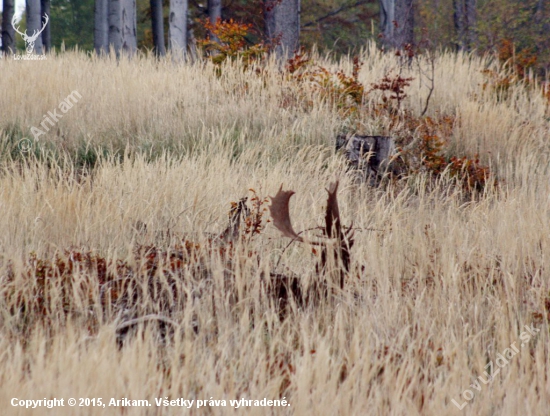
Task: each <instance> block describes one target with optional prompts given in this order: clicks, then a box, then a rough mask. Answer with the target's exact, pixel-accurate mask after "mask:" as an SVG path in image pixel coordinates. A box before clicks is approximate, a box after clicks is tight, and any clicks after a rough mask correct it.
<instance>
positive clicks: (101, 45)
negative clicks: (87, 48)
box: [94, 0, 109, 55]
mask: <svg viewBox="0 0 550 416" xmlns="http://www.w3.org/2000/svg"><path fill="white" fill-rule="evenodd" d="M108 14H109V0H95V8H94V49H95V51H96V53H97V54H98V55H104V54H107V53H109V23H108V17H107V16H108Z"/></svg>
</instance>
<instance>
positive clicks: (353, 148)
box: [336, 134, 398, 185]
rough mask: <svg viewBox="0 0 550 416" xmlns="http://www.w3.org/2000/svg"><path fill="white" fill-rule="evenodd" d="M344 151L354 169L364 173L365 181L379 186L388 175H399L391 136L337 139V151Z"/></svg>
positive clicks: (345, 136) (339, 136)
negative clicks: (394, 161) (394, 160)
mask: <svg viewBox="0 0 550 416" xmlns="http://www.w3.org/2000/svg"><path fill="white" fill-rule="evenodd" d="M340 149H343V151H344V155H345V156H346V159H347V160H348V164H349V166H350V167H351V168H352V169H356V170H358V171H361V173H363V178H362V179H363V180H364V181H366V182H368V183H369V184H370V185H378V184H379V183H380V180H381V179H382V178H383V177H384V175H385V174H386V173H390V174H397V173H398V172H397V168H396V166H395V164H392V158H393V157H394V156H395V154H396V151H395V142H394V140H393V138H392V137H389V136H361V135H357V134H353V135H344V134H340V135H338V136H337V137H336V150H337V151H338V150H340Z"/></svg>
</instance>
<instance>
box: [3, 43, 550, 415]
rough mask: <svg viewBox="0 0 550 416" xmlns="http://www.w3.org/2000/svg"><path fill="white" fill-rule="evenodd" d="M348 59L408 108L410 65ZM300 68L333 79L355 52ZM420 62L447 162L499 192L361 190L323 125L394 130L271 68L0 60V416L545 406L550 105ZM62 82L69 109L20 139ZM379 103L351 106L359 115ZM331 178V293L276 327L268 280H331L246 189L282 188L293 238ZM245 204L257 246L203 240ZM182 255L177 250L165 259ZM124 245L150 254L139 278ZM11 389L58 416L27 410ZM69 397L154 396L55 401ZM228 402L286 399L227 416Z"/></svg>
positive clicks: (445, 184)
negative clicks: (338, 231)
mask: <svg viewBox="0 0 550 416" xmlns="http://www.w3.org/2000/svg"><path fill="white" fill-rule="evenodd" d="M419 59H420V60H421V61H422V59H424V58H419ZM361 60H362V61H363V62H364V64H363V66H362V67H361V70H360V72H359V75H358V76H359V79H360V80H361V82H362V83H363V84H364V85H366V86H369V85H371V84H373V83H375V82H377V81H378V80H380V79H381V78H382V77H383V76H384V75H385V74H387V73H388V71H390V70H394V71H397V70H401V71H402V73H403V75H404V76H410V77H413V78H414V79H413V80H412V82H411V85H410V87H408V89H407V94H408V96H407V97H406V98H405V99H404V101H403V109H406V110H407V111H409V112H410V114H412V115H414V116H416V117H418V116H419V115H420V113H421V112H422V110H423V108H424V105H425V102H426V97H427V94H428V93H429V88H428V87H427V84H428V83H427V81H426V76H425V74H423V73H422V72H420V71H419V70H418V68H417V67H416V66H415V65H412V66H410V67H409V66H404V65H402V63H400V62H399V58H398V57H395V56H393V55H390V54H387V55H384V54H381V53H380V52H379V51H377V50H376V48H375V47H373V46H372V47H368V48H366V49H365V50H364V51H363V52H362V55H361ZM317 61H318V62H319V63H320V64H321V65H323V66H324V67H325V68H327V69H328V70H330V71H337V70H343V71H344V72H345V73H348V74H349V73H351V72H352V66H353V62H352V60H351V59H346V58H345V59H342V60H340V61H336V60H334V59H331V58H330V57H318V58H317ZM434 64H435V69H434V81H435V84H434V85H435V86H434V90H433V94H432V96H431V97H430V101H429V106H428V110H427V114H426V115H427V116H430V117H434V118H435V117H437V116H438V115H441V114H447V115H452V116H453V117H454V120H455V121H454V123H453V124H452V129H451V131H450V132H449V134H447V136H446V138H445V140H446V146H447V147H446V149H448V151H449V152H454V154H457V155H465V156H468V157H474V155H475V154H479V158H480V160H481V161H482V162H483V163H484V164H486V165H487V166H489V167H490V171H491V175H493V176H494V177H495V178H497V180H498V185H497V186H491V187H487V188H485V189H484V190H483V191H482V192H478V193H477V194H476V195H475V196H472V195H470V194H468V193H466V192H465V191H464V189H463V188H461V187H459V186H456V185H455V184H454V183H453V180H452V178H451V177H448V176H446V175H445V174H442V175H440V176H438V177H437V178H436V179H435V180H434V179H433V178H430V177H429V174H428V173H426V172H422V171H419V172H416V173H415V174H414V175H408V176H407V177H404V178H402V179H400V180H398V181H394V182H391V183H389V184H387V185H385V186H381V187H378V188H376V187H372V186H368V185H367V184H364V183H361V182H359V181H357V179H356V177H355V176H354V174H353V173H351V172H349V171H348V170H347V169H346V161H345V159H344V158H343V156H342V155H341V154H339V153H337V152H336V151H335V137H336V135H337V134H338V133H339V132H341V131H342V129H353V130H354V131H360V132H362V133H364V134H373V135H391V134H393V129H397V128H398V127H396V126H395V124H394V123H393V122H392V120H391V119H390V118H389V117H387V116H385V115H384V114H380V113H376V112H373V111H368V110H364V111H361V112H359V113H357V114H356V115H355V116H354V118H353V120H352V121H350V118H349V117H344V116H342V113H341V112H340V111H338V108H335V106H334V105H331V103H330V102H329V101H327V100H323V99H322V97H321V96H320V95H319V93H318V90H317V89H316V88H314V86H312V85H310V83H308V82H307V81H304V82H300V83H298V82H295V81H294V80H293V79H292V78H289V77H287V76H285V75H284V74H282V73H281V72H280V71H279V69H278V67H277V65H276V64H275V63H274V62H271V63H268V64H267V65H266V66H265V67H263V68H262V69H261V70H259V69H257V68H255V67H249V68H243V66H242V64H239V63H227V64H224V66H223V67H222V68H221V70H216V69H215V68H214V67H213V66H212V64H210V63H208V62H204V61H198V62H195V63H192V64H187V65H179V64H174V63H172V62H171V61H170V60H169V59H167V60H163V61H160V62H159V61H156V60H155V59H154V58H151V57H147V56H137V57H135V58H134V59H132V60H126V59H121V60H120V61H117V60H116V59H114V58H105V59H99V58H96V57H92V56H90V55H86V54H84V53H78V52H77V53H73V52H71V53H65V54H60V55H58V56H48V59H46V60H43V61H16V60H11V59H2V60H0V73H1V77H0V109H1V111H0V213H1V215H0V357H1V360H0V385H1V386H2V388H1V389H0V404H1V408H2V411H1V413H2V414H5V415H20V414H21V415H31V414H32V415H33V416H38V415H54V414H55V415H111V414H112V415H115V414H117V415H118V414H121V415H160V414H162V415H181V414H191V415H202V414H205V415H225V414H243V415H245V414H246V415H264V414H274V415H279V414H281V415H287V414H288V415H309V414H311V415H371V414H372V415H443V414H445V415H451V414H462V415H518V414H525V415H545V414H547V412H548V405H549V404H550V380H549V373H550V355H549V342H548V336H549V327H548V320H549V318H550V281H549V276H550V270H549V267H550V234H549V230H550V200H549V195H550V171H549V166H550V114H549V107H548V100H547V98H546V97H545V94H544V93H545V91H542V90H541V87H539V86H537V85H535V84H534V83H532V84H529V85H528V84H527V83H520V82H517V83H513V84H512V85H510V86H509V87H508V88H507V90H506V91H505V93H499V92H495V90H494V88H492V87H491V85H488V84H487V82H488V81H487V80H488V78H487V77H488V75H487V74H488V73H491V74H493V76H496V77H498V76H500V75H499V74H505V71H506V68H502V67H500V66H499V65H498V64H497V63H494V62H493V61H492V60H491V59H490V58H489V57H487V58H480V57H477V56H473V55H463V54H459V55H457V54H453V53H447V52H439V53H437V54H436V56H435V61H434ZM399 68H400V69H399ZM487 70H489V71H490V72H488V71H487ZM495 74H496V75H495ZM503 76H504V75H503ZM73 91H77V92H78V93H79V94H80V95H81V98H80V99H79V100H78V102H77V103H75V104H74V106H73V107H72V108H71V109H69V110H68V111H67V112H66V113H65V114H63V116H62V117H61V118H60V119H59V121H58V122H57V123H55V125H54V126H52V127H51V128H50V129H49V131H48V132H46V133H45V134H43V135H40V136H37V137H34V135H33V134H32V133H31V129H32V127H38V128H40V124H41V123H42V122H43V120H44V115H45V114H47V113H48V111H53V110H54V109H55V108H58V106H59V104H60V102H61V101H62V100H64V99H65V98H66V97H67V96H68V95H69V94H71V92H73ZM379 99H380V97H379V96H378V95H377V94H376V92H373V93H369V94H367V95H366V100H367V102H366V104H365V105H366V106H365V108H367V107H368V104H369V102H370V101H372V103H375V102H378V101H379ZM369 100H370V101H369ZM304 103H305V104H304ZM412 134H413V136H414V134H416V133H415V132H412ZM22 141H23V142H22ZM21 143H25V146H27V147H25V148H23V149H22V147H21ZM335 180H339V184H340V187H339V192H338V201H339V208H340V215H341V218H342V222H343V223H344V224H346V225H349V224H351V223H353V225H354V227H356V228H357V230H356V232H355V244H354V246H353V248H352V250H351V267H350V271H349V272H348V273H347V274H346V282H345V285H344V288H343V289H342V288H340V287H337V286H336V285H332V286H330V282H329V286H330V287H331V290H330V291H329V295H328V296H327V297H326V298H321V299H319V300H317V301H316V302H314V303H313V304H309V305H306V306H302V307H301V306H300V305H298V303H297V302H295V301H293V300H292V299H290V301H289V305H288V311H287V313H286V315H285V316H281V314H280V313H279V310H278V306H277V299H276V298H273V297H270V296H269V289H268V288H267V287H266V284H265V281H266V276H269V275H270V274H273V275H277V274H278V275H287V276H291V275H292V276H296V277H297V278H298V280H299V281H300V284H301V285H303V287H309V286H311V285H312V284H314V282H315V281H316V280H318V279H321V278H325V277H326V276H329V280H330V275H331V273H330V271H329V273H327V274H326V276H325V277H323V276H321V273H319V271H318V270H316V264H317V262H318V256H319V255H318V254H316V253H317V252H318V251H319V250H316V249H315V247H314V246H311V245H309V244H304V243H302V244H300V243H298V242H294V243H292V244H290V245H289V242H290V240H289V239H288V238H285V237H284V236H283V235H282V234H281V233H280V232H279V231H278V230H277V229H275V227H274V226H273V225H272V223H270V222H267V220H268V219H269V211H262V210H263V209H264V208H267V207H268V205H269V203H265V202H264V199H265V198H267V197H268V196H274V195H275V194H276V193H277V190H278V189H279V187H280V186H281V184H283V189H285V190H286V189H290V190H293V191H295V192H296V194H295V195H294V196H293V197H292V198H291V200H290V215H291V219H292V225H293V227H294V229H295V230H297V231H302V230H307V229H311V228H314V227H317V226H319V225H321V224H322V223H323V220H324V209H325V206H326V204H327V193H326V191H325V189H326V188H328V186H329V184H330V183H331V182H333V181H335ZM250 189H253V190H254V191H255V193H253V192H252V191H250ZM254 195H256V196H257V197H258V199H257V200H256V201H255V202H254V201H249V202H248V204H249V206H250V207H251V209H253V208H254V203H256V204H257V205H260V211H259V213H260V217H261V218H259V219H258V221H260V220H261V224H262V225H261V227H260V229H259V231H261V232H259V233H257V234H253V233H251V234H248V235H245V236H244V237H243V238H241V239H238V240H236V241H235V242H234V243H232V244H233V245H232V246H231V250H230V249H228V248H223V247H221V248H220V247H213V245H212V244H213V243H212V236H215V235H218V234H220V233H221V232H222V231H223V230H224V229H225V228H226V227H227V224H228V212H229V211H230V209H231V207H232V205H231V202H235V201H238V200H239V199H240V198H243V197H246V196H248V197H253V196H254ZM234 206H235V204H234ZM318 234H319V231H316V230H313V231H307V232H305V233H304V235H308V236H310V237H311V238H316V237H315V236H317V235H318ZM182 242H185V243H183V244H184V246H185V244H187V246H185V247H187V248H184V249H183V253H184V254H185V253H187V254H189V250H188V245H189V244H191V245H192V246H193V249H192V254H190V255H188V256H187V257H186V256H185V255H183V254H182V255H180V257H178V259H177V260H178V262H177V264H176V266H175V269H174V265H173V264H172V260H173V257H170V253H174V252H177V251H178V250H180V254H181V250H182V249H181V248H178V247H180V246H181V245H182ZM136 247H142V248H143V247H145V248H149V249H150V248H151V247H155V249H158V251H155V253H157V257H156V259H155V261H156V262H157V263H155V267H150V263H147V262H148V261H152V260H151V259H150V256H149V254H150V251H149V252H146V253H145V254H143V252H142V254H143V255H142V256H137V255H136V250H137V249H136ZM186 250H187V251H186ZM77 256H80V257H82V258H83V259H84V260H82V261H80V260H78V259H76V257H77ZM80 257H79V258H80ZM68 265H70V267H69V266H68ZM334 267H336V268H337V266H334ZM121 270H122V271H121ZM125 280H132V282H134V283H133V286H124V284H125ZM129 287H131V289H128V288H129ZM228 287H229V289H228ZM128 323H131V324H132V325H129V324H128ZM526 325H527V326H528V327H530V328H536V331H535V330H533V329H531V331H532V332H531V333H529V332H528V331H527V330H526V328H525V326H526ZM125 326H126V328H127V329H128V328H130V326H131V328H130V329H131V331H128V332H127V333H126V336H124V337H122V336H121V328H123V327H125ZM167 328H168V329H167ZM526 334H527V335H526ZM522 344H523V345H522ZM499 354H501V355H500V356H501V357H503V358H499ZM491 363H493V364H492V365H491ZM491 371H492V372H491ZM484 372H487V374H488V376H487V374H485V375H484ZM479 376H481V377H482V378H483V379H484V380H485V381H486V384H485V383H484V382H483V381H480V379H479ZM476 380H477V381H476ZM476 383H477V384H476ZM472 385H473V386H472ZM466 390H469V392H466ZM13 398H17V399H23V400H29V399H34V400H38V399H43V398H47V399H50V398H64V399H65V407H58V408H54V409H48V408H45V407H39V408H35V409H32V410H30V409H25V408H22V407H14V406H12V405H11V401H12V399H13ZM68 398H76V399H78V398H90V399H92V398H102V399H103V403H107V404H108V403H109V401H110V399H111V398H114V399H123V398H127V399H130V400H142V399H144V400H149V401H150V402H151V404H152V406H151V407H147V408H144V407H130V406H127V407H121V406H108V405H107V406H106V407H101V406H99V407H98V406H95V407H94V406H90V407H79V406H78V405H77V406H76V407H68V406H67V400H68ZM155 398H169V399H170V400H173V399H178V398H183V399H186V400H187V399H189V400H204V401H205V402H207V401H208V400H210V399H212V400H214V399H215V400H226V404H227V406H225V407H224V406H215V405H214V406H209V405H207V404H205V405H204V406H203V407H200V408H198V409H197V407H196V405H195V406H193V408H192V409H187V408H185V407H184V408H182V407H178V406H173V407H157V406H156V405H155ZM241 398H244V399H252V400H261V399H263V398H267V399H268V400H282V399H283V398H284V399H285V400H286V401H288V403H289V404H290V406H287V407H254V406H245V407H241V408H239V409H234V406H233V407H232V406H231V405H230V402H229V401H230V400H239V399H241ZM453 400H454V401H455V402H456V404H458V406H457V405H455V403H454V402H453ZM460 406H463V408H462V409H461V410H459V407H460Z"/></svg>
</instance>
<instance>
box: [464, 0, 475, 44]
mask: <svg viewBox="0 0 550 416" xmlns="http://www.w3.org/2000/svg"><path fill="white" fill-rule="evenodd" d="M466 24H467V27H468V50H469V51H470V50H472V49H475V48H477V0H466Z"/></svg>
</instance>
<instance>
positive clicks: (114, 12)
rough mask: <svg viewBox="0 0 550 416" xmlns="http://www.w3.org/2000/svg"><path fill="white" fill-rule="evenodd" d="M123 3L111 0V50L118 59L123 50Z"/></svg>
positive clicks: (118, 0)
mask: <svg viewBox="0 0 550 416" xmlns="http://www.w3.org/2000/svg"><path fill="white" fill-rule="evenodd" d="M122 1H123V0H109V18H108V22H109V48H110V49H111V50H113V51H114V52H115V54H116V56H117V58H118V57H119V56H120V50H121V48H122Z"/></svg>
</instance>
